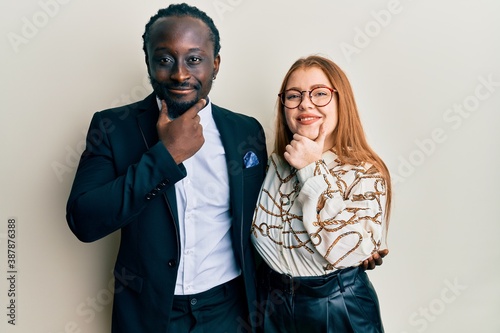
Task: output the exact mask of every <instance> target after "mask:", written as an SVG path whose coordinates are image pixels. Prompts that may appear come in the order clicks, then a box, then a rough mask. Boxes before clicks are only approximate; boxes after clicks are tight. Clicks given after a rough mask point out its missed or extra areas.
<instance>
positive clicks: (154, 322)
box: [66, 95, 267, 333]
mask: <svg viewBox="0 0 500 333" xmlns="http://www.w3.org/2000/svg"><path fill="white" fill-rule="evenodd" d="M212 110H213V117H214V120H215V123H216V125H217V128H218V129H219V132H220V134H221V139H222V143H223V145H224V149H225V153H226V161H227V168H228V176H229V184H230V207H231V214H232V220H233V222H232V237H233V238H232V239H233V249H234V252H235V257H236V260H237V262H238V264H239V265H240V267H241V269H242V272H243V276H244V280H245V288H246V294H247V303H248V307H249V311H250V313H252V314H253V316H254V317H255V315H256V314H258V311H259V310H258V309H256V308H255V305H256V302H255V300H256V290H255V266H254V252H253V250H252V245H251V243H250V240H249V239H250V226H251V220H252V217H253V212H254V208H255V204H256V201H257V196H258V193H259V190H260V186H261V184H262V181H263V178H264V174H265V168H266V164H267V152H266V142H265V136H264V131H263V128H262V126H261V125H260V124H259V123H258V122H257V120H255V119H254V118H251V117H248V116H244V115H241V114H237V113H234V112H231V111H229V110H226V109H223V108H220V107H218V106H216V105H213V104H212ZM158 112H159V111H158V106H157V102H156V98H155V96H154V95H150V96H148V97H147V98H145V99H144V100H143V101H140V102H137V103H134V104H130V105H126V106H123V107H118V108H115V109H110V110H106V111H102V112H97V113H96V114H95V115H94V117H93V119H92V122H91V125H90V129H89V132H88V135H87V147H86V150H85V152H84V153H83V154H82V158H81V161H80V164H79V166H78V170H77V173H76V176H75V181H74V183H73V187H72V189H71V194H70V196H69V199H68V204H67V217H66V218H67V221H68V224H69V227H70V228H71V230H72V231H73V233H74V234H75V235H76V236H77V237H78V238H79V239H80V240H82V241H84V242H92V241H94V240H97V239H100V238H102V237H104V236H106V235H108V234H110V233H112V232H114V231H116V230H121V240H120V248H119V252H118V256H117V260H116V265H115V298H114V305H113V332H120V333H124V332H127V333H128V332H130V333H140V332H144V333H151V332H155V333H156V332H162V333H165V332H167V325H168V321H169V317H170V311H171V308H172V301H173V296H174V288H175V281H176V277H177V268H178V263H179V258H180V249H179V244H180V241H179V235H178V224H179V222H178V217H177V206H176V198H175V188H174V184H175V183H176V182H177V181H179V180H181V179H182V178H183V177H185V176H186V170H185V168H184V166H183V165H182V164H180V165H177V164H176V163H175V162H174V160H173V158H172V157H171V156H170V154H169V153H168V151H167V150H166V149H165V147H164V146H163V144H162V143H161V142H159V140H158V135H157V131H156V122H157V119H158ZM248 151H253V152H254V153H255V154H256V155H257V157H258V159H259V161H260V163H259V164H258V165H256V166H254V167H249V168H245V165H244V163H243V156H244V155H245V154H246V153H247V152H248ZM241 325H242V330H241V331H242V332H247V331H249V322H248V318H241Z"/></svg>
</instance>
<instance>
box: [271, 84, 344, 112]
mask: <svg viewBox="0 0 500 333" xmlns="http://www.w3.org/2000/svg"><path fill="white" fill-rule="evenodd" d="M305 92H306V93H309V99H310V100H311V103H313V104H314V105H315V106H318V107H321V106H325V105H327V104H328V103H330V102H331V100H332V97H333V93H334V92H337V90H335V89H332V88H329V87H316V88H314V89H312V90H309V91H307V90H304V91H300V90H297V89H288V90H285V91H284V92H282V93H281V94H278V96H279V97H280V100H281V104H283V105H284V106H285V107H287V108H289V109H295V108H298V107H299V105H300V103H302V98H303V97H302V96H303V94H304V93H305Z"/></svg>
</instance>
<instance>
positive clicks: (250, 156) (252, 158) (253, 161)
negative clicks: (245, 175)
mask: <svg viewBox="0 0 500 333" xmlns="http://www.w3.org/2000/svg"><path fill="white" fill-rule="evenodd" d="M243 163H244V164H245V169H247V168H251V167H253V166H256V165H258V164H259V158H258V157H257V155H255V153H254V152H253V151H249V152H247V153H246V154H245V156H243Z"/></svg>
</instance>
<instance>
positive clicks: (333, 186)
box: [252, 154, 385, 273]
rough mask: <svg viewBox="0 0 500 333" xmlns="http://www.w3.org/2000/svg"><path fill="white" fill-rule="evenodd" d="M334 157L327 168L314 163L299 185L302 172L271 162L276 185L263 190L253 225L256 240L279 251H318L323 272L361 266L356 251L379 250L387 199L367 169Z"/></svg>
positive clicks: (381, 184) (381, 183)
mask: <svg viewBox="0 0 500 333" xmlns="http://www.w3.org/2000/svg"><path fill="white" fill-rule="evenodd" d="M333 156H334V157H335V158H334V159H333V160H332V161H331V162H330V163H329V165H327V164H326V163H325V161H323V160H320V161H317V162H316V163H315V164H314V165H313V166H312V167H313V169H312V170H311V171H309V172H310V174H309V176H308V177H306V178H305V179H303V180H302V182H303V183H302V184H301V181H300V179H301V177H299V176H298V172H302V171H297V170H295V169H292V170H290V168H289V167H287V168H285V167H284V164H283V163H281V164H280V163H279V162H277V161H276V160H275V158H276V157H275V156H273V157H274V158H270V160H269V161H270V167H269V170H268V172H273V173H274V178H273V179H274V183H273V184H274V186H264V189H263V190H262V193H261V197H260V198H259V204H258V206H257V208H256V214H255V215H254V221H253V224H252V231H253V235H254V237H255V238H256V239H258V238H259V237H264V238H266V239H267V241H271V242H273V243H274V244H276V245H277V246H278V248H281V250H282V251H297V250H299V249H301V250H305V251H307V253H310V254H318V253H319V254H320V255H321V256H322V257H323V258H324V259H326V264H325V263H324V264H323V265H322V269H323V271H324V272H325V273H327V272H328V271H332V270H335V269H340V268H343V267H346V266H349V265H353V264H356V262H355V263H353V262H351V261H352V260H354V259H353V258H358V257H359V260H358V259H356V260H357V263H359V262H361V261H362V259H361V256H362V253H359V252H363V253H364V252H368V253H367V256H366V257H368V256H369V254H371V253H373V252H374V251H376V250H377V249H379V247H380V245H381V234H382V231H381V230H382V220H383V213H382V212H383V207H384V200H385V183H384V180H383V179H382V178H381V177H380V175H379V174H378V173H376V172H372V171H374V170H373V169H369V170H367V167H369V165H365V164H360V165H357V166H352V165H343V164H341V163H340V161H339V160H338V158H337V156H336V155H335V154H333ZM301 192H302V193H301ZM261 241H265V239H262V240H261ZM362 243H363V244H362ZM360 247H362V248H360ZM354 252H357V253H356V255H352V256H351V257H352V258H350V259H349V260H346V258H348V257H349V256H350V255H351V254H353V253H354ZM292 256H293V254H292Z"/></svg>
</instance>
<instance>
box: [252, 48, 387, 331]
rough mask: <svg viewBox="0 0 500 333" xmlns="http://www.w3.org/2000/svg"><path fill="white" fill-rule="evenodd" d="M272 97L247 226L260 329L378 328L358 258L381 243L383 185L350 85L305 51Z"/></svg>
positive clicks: (381, 164) (384, 208) (384, 217)
mask: <svg viewBox="0 0 500 333" xmlns="http://www.w3.org/2000/svg"><path fill="white" fill-rule="evenodd" d="M278 96H279V103H278V112H277V122H276V132H275V148H274V152H273V154H272V155H271V157H270V158H269V162H268V170H267V176H266V179H265V181H264V183H263V185H262V189H261V193H260V196H259V199H258V202H257V207H256V210H255V214H254V219H253V224H252V241H253V244H254V245H255V248H256V249H257V252H258V253H260V255H261V257H262V258H263V261H264V263H262V265H261V268H260V281H261V285H260V288H261V290H260V291H261V294H262V297H263V300H264V301H265V302H264V304H265V316H264V317H265V318H264V332H266V333H269V332H271V333H274V332H287V333H291V332H308V333H313V332H318V333H319V332H321V333H325V332H342V333H347V332H363V333H368V332H383V325H382V320H381V316H380V310H379V303H378V298H377V294H376V292H375V289H374V288H373V286H372V284H371V282H370V280H369V278H368V276H367V274H366V272H365V269H364V267H363V263H364V262H366V260H369V259H370V258H372V256H373V255H375V254H376V253H377V252H378V251H381V250H383V249H386V243H385V237H386V233H387V226H388V218H389V212H390V205H391V181H390V175H389V171H388V169H387V167H386V165H385V163H384V162H383V161H382V159H381V158H380V157H379V156H378V155H377V154H376V153H375V152H374V151H373V150H372V149H371V148H370V146H369V145H368V143H367V141H366V138H365V134H364V131H363V127H362V125H361V121H360V118H359V114H358V110H357V107H356V103H355V100H354V96H353V92H352V88H351V85H350V84H349V81H348V79H347V77H346V75H345V73H344V72H343V71H342V70H341V69H340V68H339V67H338V66H337V65H336V64H335V63H334V62H332V61H331V60H329V59H327V58H324V57H320V56H310V57H307V58H302V59H299V60H297V61H296V62H295V63H294V64H293V65H292V67H291V68H290V69H289V71H288V72H287V74H286V75H285V78H284V80H283V83H282V86H281V89H280V94H279V95H278Z"/></svg>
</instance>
